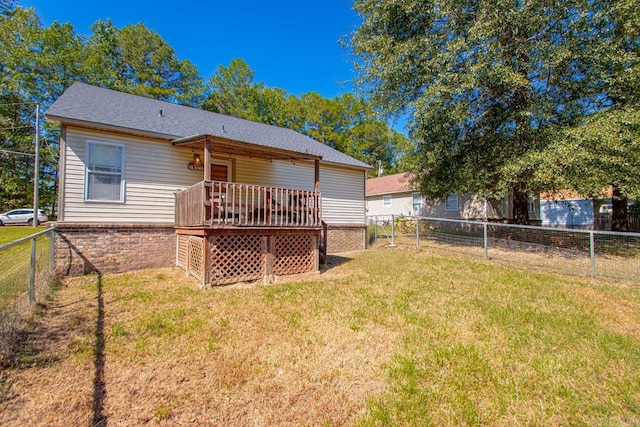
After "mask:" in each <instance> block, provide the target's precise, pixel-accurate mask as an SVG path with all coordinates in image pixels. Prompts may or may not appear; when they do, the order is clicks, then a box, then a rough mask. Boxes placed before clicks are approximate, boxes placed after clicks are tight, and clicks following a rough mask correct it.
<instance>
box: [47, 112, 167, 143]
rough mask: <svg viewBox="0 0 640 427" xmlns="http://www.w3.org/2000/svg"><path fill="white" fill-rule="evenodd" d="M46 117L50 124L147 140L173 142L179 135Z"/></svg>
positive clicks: (51, 116)
mask: <svg viewBox="0 0 640 427" xmlns="http://www.w3.org/2000/svg"><path fill="white" fill-rule="evenodd" d="M45 117H46V119H47V120H48V121H50V122H55V123H60V124H63V125H72V126H77V127H82V128H86V129H97V130H103V131H108V132H118V133H126V134H129V135H140V136H143V137H146V138H157V139H164V140H167V141H172V140H174V139H175V138H176V136H177V135H171V134H166V133H158V132H151V131H145V130H141V129H134V128H128V127H124V126H114V125H108V124H104V123H97V122H89V121H86V120H78V119H70V118H68V117H64V116H57V115H54V114H45Z"/></svg>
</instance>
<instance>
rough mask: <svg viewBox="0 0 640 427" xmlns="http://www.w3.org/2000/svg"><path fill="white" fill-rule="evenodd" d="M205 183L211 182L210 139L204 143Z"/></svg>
mask: <svg viewBox="0 0 640 427" xmlns="http://www.w3.org/2000/svg"><path fill="white" fill-rule="evenodd" d="M203 161H204V181H210V180H211V143H210V142H209V138H207V139H205V141H204V159H203Z"/></svg>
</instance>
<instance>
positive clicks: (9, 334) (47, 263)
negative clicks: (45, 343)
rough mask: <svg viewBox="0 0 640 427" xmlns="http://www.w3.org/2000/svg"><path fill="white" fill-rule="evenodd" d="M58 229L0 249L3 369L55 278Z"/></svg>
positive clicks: (0, 327)
mask: <svg viewBox="0 0 640 427" xmlns="http://www.w3.org/2000/svg"><path fill="white" fill-rule="evenodd" d="M54 233H55V228H49V229H47V230H44V231H41V232H39V233H35V234H33V235H31V236H28V237H25V238H22V239H19V240H16V241H14V242H11V243H7V244H4V245H0V366H1V365H2V364H4V363H5V362H7V360H8V359H9V358H10V357H11V355H12V354H14V352H15V350H16V349H15V348H14V347H15V346H16V345H17V342H18V341H19V335H20V331H21V330H22V329H23V328H24V326H25V324H26V322H27V321H28V319H29V317H30V315H31V313H33V308H34V307H35V305H36V304H37V303H38V302H39V301H42V300H43V299H44V298H45V297H46V293H47V291H48V290H49V286H50V284H51V283H52V282H53V279H54V277H55V259H54V250H53V244H54Z"/></svg>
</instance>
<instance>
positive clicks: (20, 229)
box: [0, 225, 47, 255]
mask: <svg viewBox="0 0 640 427" xmlns="http://www.w3.org/2000/svg"><path fill="white" fill-rule="evenodd" d="M46 228H47V227H46V226H39V227H37V228H33V227H30V226H26V225H5V226H2V227H0V245H4V244H5V243H9V242H13V241H14V240H18V239H22V238H23V237H27V236H30V235H32V234H36V233H37V232H39V231H42V230H45V229H46ZM0 255H1V253H0Z"/></svg>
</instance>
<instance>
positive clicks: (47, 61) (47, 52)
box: [0, 7, 83, 211]
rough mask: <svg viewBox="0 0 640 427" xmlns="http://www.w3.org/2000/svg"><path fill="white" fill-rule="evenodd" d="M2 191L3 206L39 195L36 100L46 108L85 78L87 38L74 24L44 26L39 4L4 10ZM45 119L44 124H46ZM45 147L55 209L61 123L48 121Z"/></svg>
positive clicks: (49, 201) (45, 178)
mask: <svg viewBox="0 0 640 427" xmlns="http://www.w3.org/2000/svg"><path fill="white" fill-rule="evenodd" d="M0 52H1V53H0V64H1V65H0V67H1V68H2V72H1V73H0V147H1V148H2V150H4V151H3V152H2V153H0V178H1V180H2V184H3V185H2V186H0V187H1V188H0V197H1V200H2V206H1V207H2V209H8V208H14V207H21V206H25V205H29V204H30V203H31V200H33V193H32V190H33V186H32V185H25V183H31V182H32V180H33V175H34V174H33V165H34V157H33V153H34V135H35V126H36V123H35V108H36V103H38V104H40V105H41V108H40V112H41V113H42V112H43V111H44V109H45V108H46V107H47V106H48V105H49V104H50V103H51V102H53V100H54V99H55V98H57V97H58V96H59V95H60V94H61V93H62V91H63V90H64V89H65V88H66V87H67V86H68V85H69V84H71V82H72V81H74V80H76V79H78V78H81V72H80V68H81V65H82V59H83V55H82V52H83V41H82V39H81V38H80V37H79V36H77V35H76V34H75V32H74V30H73V28H72V27H71V26H70V25H69V24H58V23H57V22H54V23H53V24H52V25H51V26H50V27H49V28H44V27H43V26H42V24H41V23H40V21H39V19H38V17H37V16H36V14H35V11H34V10H33V9H24V8H20V7H16V8H12V9H10V10H7V11H6V12H4V13H2V14H0ZM42 121H43V120H41V125H42ZM40 131H41V139H40V144H41V149H40V155H41V158H40V164H41V170H40V178H41V181H40V201H41V202H42V204H41V206H48V207H50V209H51V211H53V208H54V205H55V198H56V185H57V167H56V166H57V164H56V163H57V157H58V154H57V152H58V138H59V134H58V132H57V129H56V128H55V127H53V126H50V125H44V126H42V127H41V129H40Z"/></svg>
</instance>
